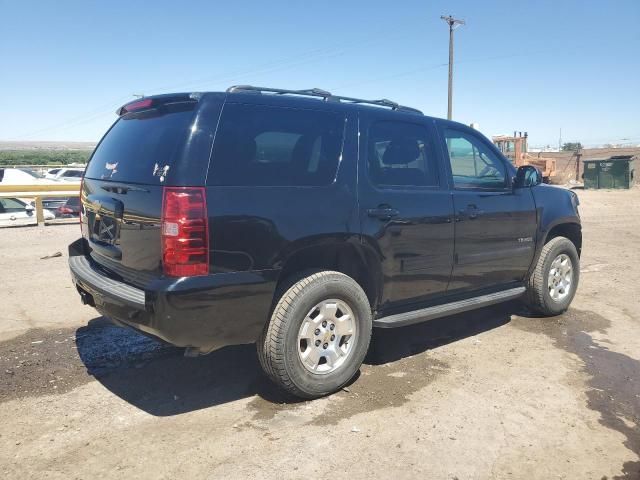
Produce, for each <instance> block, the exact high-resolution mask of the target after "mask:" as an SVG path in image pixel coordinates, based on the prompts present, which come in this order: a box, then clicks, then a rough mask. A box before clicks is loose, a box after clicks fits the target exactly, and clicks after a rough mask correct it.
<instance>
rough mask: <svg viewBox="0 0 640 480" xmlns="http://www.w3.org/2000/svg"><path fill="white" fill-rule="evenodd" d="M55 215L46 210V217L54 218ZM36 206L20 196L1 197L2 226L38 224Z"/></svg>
mask: <svg viewBox="0 0 640 480" xmlns="http://www.w3.org/2000/svg"><path fill="white" fill-rule="evenodd" d="M54 218H55V215H54V214H53V213H51V212H50V211H49V210H46V209H45V210H44V219H45V220H53V219H54ZM37 223H38V222H37V219H36V212H35V207H34V206H33V205H30V204H28V203H26V202H25V201H23V200H20V199H19V198H1V197H0V227H7V226H18V225H33V224H37Z"/></svg>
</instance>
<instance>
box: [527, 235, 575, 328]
mask: <svg viewBox="0 0 640 480" xmlns="http://www.w3.org/2000/svg"><path fill="white" fill-rule="evenodd" d="M579 280H580V257H578V252H577V250H576V247H575V245H574V244H573V242H571V240H569V239H568V238H565V237H554V238H552V239H551V240H549V241H548V242H547V243H546V244H545V246H544V247H543V249H542V253H541V254H540V258H539V259H538V263H537V264H536V268H535V270H534V271H533V273H532V274H531V277H530V278H529V282H528V285H527V293H526V298H525V303H526V304H527V306H528V307H529V308H531V309H532V310H534V311H535V312H537V313H540V314H542V315H545V316H554V315H559V314H561V313H563V312H564V311H566V310H567V309H568V308H569V305H570V304H571V301H572V300H573V297H574V296H575V294H576V289H577V288H578V281H579Z"/></svg>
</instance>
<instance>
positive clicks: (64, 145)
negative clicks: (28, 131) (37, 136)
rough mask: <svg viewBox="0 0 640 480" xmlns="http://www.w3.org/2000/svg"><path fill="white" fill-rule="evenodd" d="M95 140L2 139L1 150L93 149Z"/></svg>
mask: <svg viewBox="0 0 640 480" xmlns="http://www.w3.org/2000/svg"><path fill="white" fill-rule="evenodd" d="M95 146H96V144H95V142H26V141H13V142H3V141H0V151H2V150H49V151H51V150H53V151H59V150H93V149H94V148H95Z"/></svg>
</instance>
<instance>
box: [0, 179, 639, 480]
mask: <svg viewBox="0 0 640 480" xmlns="http://www.w3.org/2000/svg"><path fill="white" fill-rule="evenodd" d="M579 195H580V198H581V202H582V206H581V212H582V215H583V220H584V236H585V240H584V253H583V259H582V276H581V285H580V288H579V291H578V295H577V297H576V299H575V301H574V304H573V307H572V308H571V310H570V311H569V312H567V313H566V314H565V315H562V316H559V317H556V318H551V319H539V318H529V317H528V316H527V315H526V314H525V313H524V312H523V311H522V310H521V308H520V307H519V305H518V304H516V303H514V304H508V305H503V306H501V307H499V308H492V309H485V310H482V311H479V312H473V313H467V314H464V315H458V316H454V317H449V318H446V319H440V320H436V321H432V322H429V323H426V324H422V325H417V326H412V327H407V328H403V329H397V330H388V331H379V332H375V336H374V346H373V348H372V349H371V352H370V354H369V356H368V358H367V361H366V362H365V365H363V367H362V369H361V371H360V375H359V377H358V378H357V379H356V380H355V381H354V382H353V383H352V384H351V385H349V386H348V387H347V388H345V389H344V390H343V391H341V392H339V393H337V394H335V395H332V396H330V397H328V398H324V399H321V400H317V401H313V402H298V401H295V400H294V399H291V398H288V397H286V396H284V395H283V394H282V393H280V392H279V391H278V390H276V389H275V388H273V387H272V386H271V385H270V384H269V383H268V381H267V380H265V379H264V377H263V375H262V374H261V372H260V369H259V365H258V361H257V358H256V355H255V352H254V349H253V347H252V346H241V347H229V348H224V349H222V350H219V351H217V352H214V353H212V354H210V355H208V356H204V357H199V358H195V359H193V358H185V357H183V356H182V352H181V350H180V349H177V348H173V347H170V346H166V345H163V344H160V343H157V342H155V341H153V340H150V339H148V338H146V337H144V336H141V335H138V334H136V333H135V332H132V331H129V330H125V329H120V328H117V327H114V326H112V325H111V324H110V323H109V322H107V321H106V320H105V319H103V318H100V317H99V316H98V314H97V313H96V312H95V310H93V309H91V308H90V307H85V306H82V305H81V304H80V302H79V299H78V298H77V294H76V292H75V291H74V290H73V288H72V286H71V282H70V278H69V274H68V271H67V266H66V261H67V259H66V245H67V244H68V243H70V242H71V241H72V240H74V239H75V238H76V237H77V236H78V234H79V232H78V228H77V225H64V226H63V225H57V226H50V227H45V228H37V227H27V228H12V229H3V230H0V285H2V289H1V290H0V292H1V293H0V305H2V308H1V310H0V425H2V427H1V428H0V444H2V445H3V448H2V449H0V475H1V477H2V478H6V479H28V478H38V479H40V478H52V479H57V478H60V479H62V478H64V479H67V478H83V479H84V478H87V479H92V478H97V477H100V478H105V479H106V478H153V479H158V478H167V479H173V478H185V477H187V476H188V477H189V478H194V479H199V478H220V477H226V478H278V479H281V478H303V477H305V478H309V477H311V476H313V477H320V476H323V477H324V476H329V475H332V476H339V477H347V476H348V477H349V478H352V479H361V478H362V479H365V478H370V477H372V476H374V475H375V476H378V477H380V478H388V477H391V476H393V477H394V478H396V479H404V478H407V479H409V478H437V479H440V478H442V479H454V478H458V479H460V480H462V479H467V478H469V479H471V478H473V479H488V478H491V479H493V478H509V479H511V478H523V479H524V478H526V479H538V478H540V479H543V478H544V479H549V478H567V479H598V480H600V479H602V478H608V479H613V478H620V479H621V478H629V479H638V478H640V317H639V315H638V313H637V312H638V307H639V304H640V295H639V293H640V289H639V287H638V283H637V282H638V278H640V266H639V265H638V262H637V245H638V244H640V208H639V207H640V189H634V190H632V191H617V192H607V191H601V192H598V191H580V192H579ZM58 251H60V252H62V254H63V255H62V256H61V257H54V258H49V259H41V257H44V256H47V255H51V254H53V253H55V252H58Z"/></svg>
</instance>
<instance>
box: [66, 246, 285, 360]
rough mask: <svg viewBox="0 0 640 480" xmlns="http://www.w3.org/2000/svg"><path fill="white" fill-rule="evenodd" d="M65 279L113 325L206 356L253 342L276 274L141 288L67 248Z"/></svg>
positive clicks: (261, 325) (234, 275) (214, 277)
mask: <svg viewBox="0 0 640 480" xmlns="http://www.w3.org/2000/svg"><path fill="white" fill-rule="evenodd" d="M69 269H70V270H71V277H72V279H73V283H74V284H75V286H76V288H77V289H78V292H79V293H80V295H81V297H82V299H83V301H84V302H85V303H87V304H89V305H91V306H94V307H95V308H96V309H97V310H98V311H99V312H100V313H101V314H102V315H104V316H106V317H109V318H111V319H112V320H114V321H115V322H116V323H120V324H123V325H127V326H130V327H133V328H135V329H137V330H140V331H142V332H144V333H146V334H149V335H152V336H154V337H157V338H159V339H162V340H164V341H166V342H168V343H171V344H173V345H176V346H179V347H193V348H195V349H197V350H199V351H201V352H202V353H206V352H209V351H212V350H215V349H217V348H221V347H224V346H227V345H238V344H243V343H253V342H255V341H256V339H257V338H258V336H259V335H260V333H261V332H262V329H263V328H264V325H265V324H266V322H267V321H268V318H269V311H270V309H271V302H272V299H273V294H274V291H275V287H276V280H277V274H278V271H276V270H268V271H253V272H235V273H218V274H214V275H207V276H202V277H189V278H160V279H157V280H154V281H152V282H151V283H150V284H149V285H147V286H146V287H145V288H144V289H140V288H137V287H134V286H132V285H129V284H126V283H124V282H122V281H119V280H117V279H114V278H112V277H110V276H107V275H106V274H105V273H104V272H102V271H101V270H100V269H99V268H98V267H97V265H96V264H95V263H94V262H93V260H91V259H90V258H89V257H87V256H85V255H84V253H83V241H82V240H81V239H80V240H78V241H77V242H74V243H73V244H71V245H70V246H69Z"/></svg>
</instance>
